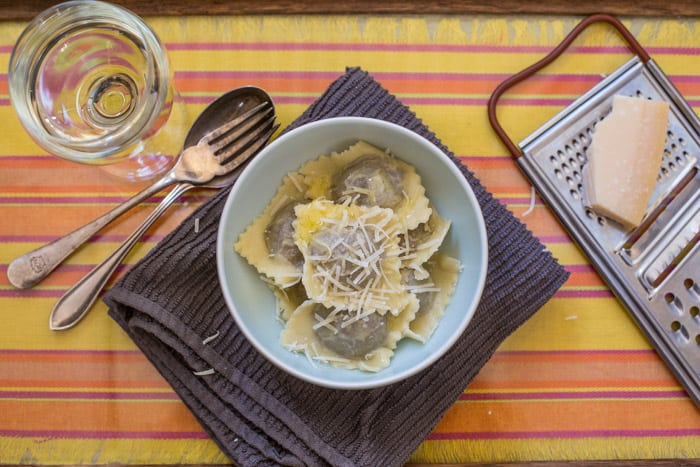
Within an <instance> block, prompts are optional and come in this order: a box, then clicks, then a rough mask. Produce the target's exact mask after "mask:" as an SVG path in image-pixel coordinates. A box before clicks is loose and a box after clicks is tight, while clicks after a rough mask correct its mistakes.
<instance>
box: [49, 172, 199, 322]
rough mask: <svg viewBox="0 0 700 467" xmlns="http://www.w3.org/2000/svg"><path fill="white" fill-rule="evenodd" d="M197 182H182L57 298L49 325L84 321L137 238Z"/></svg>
mask: <svg viewBox="0 0 700 467" xmlns="http://www.w3.org/2000/svg"><path fill="white" fill-rule="evenodd" d="M193 187H194V185H192V184H190V183H186V182H183V183H178V184H177V185H175V187H174V188H173V189H172V190H171V191H170V193H168V195H167V196H166V197H165V198H163V200H162V201H161V202H160V203H159V204H158V206H156V208H155V209H154V210H153V212H151V214H150V215H149V216H148V217H147V218H146V219H144V221H143V223H141V225H140V226H139V227H138V228H137V229H136V230H134V232H133V233H132V234H131V235H129V236H128V237H127V238H126V240H124V242H123V243H122V244H121V245H119V247H117V249H116V250H114V251H113V252H112V253H111V254H110V255H109V256H107V258H105V259H104V261H102V262H101V263H100V264H98V265H97V266H95V267H94V268H93V269H92V270H91V271H90V272H88V273H87V274H86V275H85V276H84V277H83V278H82V279H80V280H79V281H78V282H77V283H76V284H75V285H74V286H73V287H71V288H70V289H68V291H67V292H66V293H65V294H64V295H63V296H62V297H61V298H60V299H59V300H58V301H57V302H56V304H55V305H54V307H53V309H52V310H51V315H50V317H49V327H50V328H51V329H52V330H62V329H68V328H70V327H72V326H74V325H75V324H76V323H78V321H80V320H81V319H82V318H83V316H85V314H86V313H87V312H88V311H89V310H90V307H92V304H93V303H95V300H96V299H97V297H98V296H99V294H100V291H101V290H102V288H103V287H104V286H105V284H106V283H107V281H108V280H109V278H110V277H111V276H112V274H113V273H114V271H115V270H116V269H117V266H119V264H120V263H121V262H122V260H123V259H124V257H126V255H127V254H128V253H129V251H131V249H132V248H133V247H134V245H136V242H138V240H139V239H140V238H141V236H142V235H143V234H144V233H145V232H146V231H147V230H148V228H149V227H150V226H151V225H152V224H153V222H155V221H156V219H158V218H159V217H160V216H161V214H163V213H164V212H165V210H166V209H168V207H170V205H171V204H173V202H175V201H176V200H177V199H178V198H179V197H180V196H181V195H182V194H183V193H185V192H186V191H187V190H189V189H190V188H193Z"/></svg>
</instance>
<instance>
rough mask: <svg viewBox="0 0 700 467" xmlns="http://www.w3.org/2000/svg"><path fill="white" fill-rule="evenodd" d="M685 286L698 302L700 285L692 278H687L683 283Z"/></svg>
mask: <svg viewBox="0 0 700 467" xmlns="http://www.w3.org/2000/svg"><path fill="white" fill-rule="evenodd" d="M683 285H684V286H685V288H686V289H687V290H688V293H689V294H690V295H691V296H692V297H693V298H695V299H696V300H700V284H698V283H697V282H695V281H694V280H693V279H691V278H687V279H686V280H684V281H683ZM696 308H697V307H696Z"/></svg>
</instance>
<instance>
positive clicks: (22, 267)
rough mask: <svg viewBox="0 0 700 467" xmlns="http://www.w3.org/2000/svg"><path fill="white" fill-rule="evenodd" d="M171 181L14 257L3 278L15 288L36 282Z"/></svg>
mask: <svg viewBox="0 0 700 467" xmlns="http://www.w3.org/2000/svg"><path fill="white" fill-rule="evenodd" d="M173 183H174V180H173V178H172V176H170V174H167V175H166V176H164V177H163V178H161V179H159V180H157V181H156V182H155V183H153V184H152V185H150V186H148V187H147V188H145V189H143V190H142V191H140V192H138V193H137V194H135V195H134V196H133V197H131V198H129V199H128V200H126V201H125V202H123V203H122V204H120V205H118V206H116V207H115V208H113V209H112V210H110V211H108V212H106V213H105V214H103V215H101V216H100V217H98V218H97V219H95V220H93V221H91V222H89V223H87V224H85V225H84V226H82V227H80V228H78V229H76V230H74V231H73V232H71V233H69V234H66V235H64V236H63V237H60V238H57V239H56V240H54V241H52V242H51V243H47V244H46V245H44V246H41V247H39V248H37V249H36V250H32V251H30V252H28V253H25V254H24V255H22V256H20V257H18V258H16V259H15V260H14V261H12V262H11V263H10V264H9V266H8V268H7V278H8V279H9V281H10V283H11V284H12V285H13V286H15V287H17V288H19V289H26V288H29V287H32V286H34V285H36V284H37V283H38V282H39V281H41V280H42V279H44V278H45V277H46V276H48V275H49V273H50V272H51V271H53V270H54V269H55V268H56V266H58V265H59V264H61V262H62V261H63V260H64V259H66V258H67V257H68V256H70V255H71V254H72V253H73V252H74V251H75V250H77V249H78V248H79V247H80V246H81V245H82V244H83V243H85V242H86V241H88V240H89V239H90V237H92V236H93V235H95V234H96V233H97V232H98V231H99V230H100V229H102V228H103V227H104V226H106V225H107V224H109V223H110V222H112V221H113V220H114V219H116V218H117V217H119V216H121V215H122V214H124V213H125V212H126V211H128V210H129V209H131V208H132V207H134V206H136V205H137V204H139V203H140V202H142V201H144V200H146V199H148V198H149V197H151V196H153V195H154V194H156V193H158V192H159V191H161V190H163V189H164V188H166V187H167V186H169V185H172V184H173Z"/></svg>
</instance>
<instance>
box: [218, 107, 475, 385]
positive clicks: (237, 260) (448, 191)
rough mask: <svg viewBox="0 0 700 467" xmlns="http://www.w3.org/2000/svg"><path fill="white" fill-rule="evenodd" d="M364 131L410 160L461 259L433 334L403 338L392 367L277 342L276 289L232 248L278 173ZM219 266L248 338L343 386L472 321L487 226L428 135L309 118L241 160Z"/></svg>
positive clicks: (372, 123)
mask: <svg viewBox="0 0 700 467" xmlns="http://www.w3.org/2000/svg"><path fill="white" fill-rule="evenodd" d="M359 139H362V140H365V141H367V142H368V143H370V144H373V145H375V146H377V147H380V148H382V149H385V148H389V149H390V150H391V152H392V153H393V154H394V155H396V156H397V157H399V158H401V159H403V160H404V161H406V162H408V163H409V164H411V165H413V166H414V167H415V168H416V170H417V171H418V173H419V174H420V175H421V177H422V181H423V185H424V186H425V188H426V194H427V196H428V198H429V199H430V200H431V201H432V202H433V204H434V205H435V206H436V208H437V210H438V212H439V213H440V214H441V215H442V216H443V217H445V218H447V219H450V220H451V221H452V226H451V228H450V231H449V234H448V235H447V238H446V240H445V242H444V243H443V245H442V248H441V251H443V252H445V253H446V254H448V255H450V256H453V257H455V258H458V259H459V260H460V262H461V263H462V265H463V270H462V271H461V273H460V275H459V281H458V284H457V288H456V291H455V294H454V295H453V297H452V300H451V301H450V304H449V306H448V307H447V310H446V311H445V315H444V316H443V317H442V319H441V320H440V323H439V325H438V327H437V329H436V330H435V332H434V333H433V335H432V337H431V338H430V339H429V340H428V341H427V342H426V343H425V344H421V343H418V342H414V341H412V340H409V339H403V340H401V342H400V343H399V346H398V348H397V349H396V351H395V355H394V357H393V358H392V360H391V364H390V365H389V367H387V368H385V369H384V370H382V371H379V372H377V373H368V372H364V371H360V370H346V369H340V368H336V367H333V366H330V365H326V364H323V363H320V362H317V363H315V364H313V365H312V364H311V363H310V362H309V361H308V360H307V358H306V357H305V356H304V355H303V354H298V353H292V352H290V351H288V350H286V349H285V348H283V347H282V346H281V345H280V343H279V335H280V332H281V331H282V323H280V322H279V321H278V320H277V319H275V297H274V295H273V293H272V292H271V291H270V289H269V288H268V287H267V285H265V284H264V283H263V281H262V280H261V279H260V277H259V276H258V273H257V272H256V270H255V269H254V268H253V267H252V266H250V265H249V264H248V263H247V262H246V260H245V259H243V258H242V257H240V256H239V255H238V254H237V253H236V252H235V251H234V249H233V245H234V243H235V242H236V240H237V238H238V236H239V235H240V233H241V232H242V231H243V230H244V229H245V228H246V227H247V226H248V225H249V224H250V223H251V222H252V221H253V219H255V217H257V216H258V215H259V214H260V213H261V212H262V211H263V209H264V208H265V206H266V205H267V204H268V202H269V201H270V199H272V196H273V195H274V193H275V191H276V190H277V188H278V187H279V186H280V184H281V183H282V178H283V176H284V175H285V174H287V173H288V172H290V171H293V170H297V169H298V168H299V167H300V166H301V165H302V164H303V163H304V162H305V161H307V160H309V159H315V158H316V157H318V156H319V155H321V154H328V153H330V152H332V151H340V150H343V149H345V148H347V147H348V146H350V145H351V144H353V143H355V142H356V141H357V140H359ZM217 240H218V241H217V252H216V253H217V263H218V264H217V268H218V273H219V280H220V282H221V288H222V291H223V295H224V297H225V299H226V303H227V304H228V307H229V309H230V310H231V314H232V315H233V318H234V319H235V320H236V323H237V324H238V326H239V328H240V329H241V331H242V332H243V333H244V335H245V336H246V337H247V338H248V340H249V341H250V342H251V343H252V344H253V346H255V348H256V349H257V350H258V351H260V353H262V354H263V355H264V356H265V357H267V358H268V359H269V360H270V361H271V362H272V363H274V364H275V365H277V366H278V367H279V368H281V369H283V370H284V371H286V372H288V373H290V374H292V375H294V376H297V377H299V378H301V379H303V380H306V381H308V382H311V383H314V384H318V385H321V386H326V387H332V388H341V389H366V388H373V387H378V386H383V385H386V384H390V383H394V382H397V381H400V380H402V379H405V378H407V377H409V376H411V375H413V374H415V373H417V372H418V371H420V370H422V369H424V368H426V367H427V366H428V365H431V364H432V363H434V362H435V360H437V359H438V358H439V357H440V356H442V355H443V354H444V353H445V352H446V351H447V350H448V349H449V348H450V347H451V346H452V345H453V344H454V343H455V341H456V340H457V339H458V338H459V337H460V336H461V334H462V333H463V332H464V330H465V328H466V327H467V325H468V324H469V321H470V320H471V318H472V316H473V314H474V311H475V309H476V306H477V304H478V303H479V298H480V296H481V292H482V290H483V286H484V280H485V277H486V266H487V243H486V229H485V227H484V220H483V217H482V215H481V210H480V208H479V205H478V203H477V200H476V197H475V196H474V193H473V192H472V190H471V188H470V187H469V184H468V183H467V181H466V180H465V178H464V176H463V175H462V173H461V172H460V171H459V169H458V168H457V166H456V165H455V164H454V163H453V162H452V161H451V160H450V159H449V158H448V157H447V156H446V155H445V154H444V153H443V152H442V151H440V150H439V149H438V148H437V147H435V146H434V145H433V144H432V143H430V142H429V141H428V140H426V139H424V138H422V137H421V136H418V135H417V134H416V133H414V132H412V131H409V130H407V129H405V128H403V127H400V126H398V125H394V124H392V123H387V122H384V121H381V120H375V119H368V118H358V117H339V118H333V119H327V120H321V121H318V122H315V123H309V124H307V125H304V126H302V127H300V128H298V129H296V130H293V131H290V132H289V133H287V134H285V135H283V136H281V137H279V138H278V139H276V140H275V141H273V142H272V143H270V145H269V146H267V147H266V148H265V149H264V150H263V151H261V152H260V154H258V155H257V156H256V157H255V159H254V160H253V161H252V162H251V163H250V164H249V165H248V167H246V168H245V170H244V171H243V173H242V174H241V177H240V178H239V179H238V181H237V182H236V184H235V185H234V187H233V188H232V190H231V193H230V194H229V197H228V199H227V201H226V205H225V207H224V211H223V213H222V216H221V222H220V225H219V232H218V239H217Z"/></svg>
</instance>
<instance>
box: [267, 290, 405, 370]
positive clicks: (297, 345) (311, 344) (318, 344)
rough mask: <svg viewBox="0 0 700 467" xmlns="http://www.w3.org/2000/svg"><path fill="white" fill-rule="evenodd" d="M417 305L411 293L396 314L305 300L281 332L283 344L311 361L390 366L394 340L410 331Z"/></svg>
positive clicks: (369, 367)
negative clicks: (363, 313)
mask: <svg viewBox="0 0 700 467" xmlns="http://www.w3.org/2000/svg"><path fill="white" fill-rule="evenodd" d="M417 309H418V300H417V299H416V298H415V297H413V298H412V299H411V300H409V302H408V303H407V305H406V307H405V309H404V310H402V312H401V313H398V314H397V315H393V314H391V313H386V314H383V315H381V314H379V313H373V314H371V315H369V316H366V317H363V318H358V315H357V313H356V312H351V311H348V310H339V309H329V308H326V307H325V306H323V305H322V304H320V303H317V302H314V301H312V300H308V301H306V302H304V303H303V304H302V305H301V306H300V307H299V308H297V309H296V310H295V311H294V313H293V314H292V316H291V317H290V318H289V320H288V321H287V324H286V326H285V328H284V330H283V331H282V334H281V336H280V342H281V344H282V345H283V346H285V347H286V348H287V349H289V350H290V351H293V352H301V353H304V354H305V355H306V357H307V358H309V359H311V360H312V361H319V362H323V363H330V364H332V365H334V366H338V367H341V368H347V369H360V370H364V371H370V372H376V371H379V370H382V369H383V368H386V367H387V366H389V363H390V361H391V357H392V356H393V355H394V349H395V348H396V345H397V343H398V342H399V340H401V339H402V338H403V337H404V336H406V334H407V333H408V332H409V323H410V322H411V320H412V319H413V317H414V316H415V314H416V312H417Z"/></svg>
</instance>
